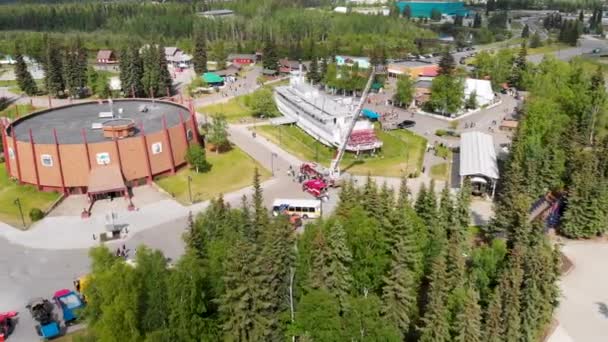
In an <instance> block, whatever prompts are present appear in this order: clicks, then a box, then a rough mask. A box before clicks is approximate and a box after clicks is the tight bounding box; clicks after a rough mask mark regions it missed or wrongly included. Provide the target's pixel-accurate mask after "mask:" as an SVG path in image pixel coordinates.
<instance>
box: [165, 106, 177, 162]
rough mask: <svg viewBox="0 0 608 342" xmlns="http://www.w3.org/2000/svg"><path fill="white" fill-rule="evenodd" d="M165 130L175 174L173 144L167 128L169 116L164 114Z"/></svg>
mask: <svg viewBox="0 0 608 342" xmlns="http://www.w3.org/2000/svg"><path fill="white" fill-rule="evenodd" d="M163 131H165V137H166V138H167V147H168V148H169V157H170V160H171V174H175V158H173V146H172V145H171V136H170V135H169V130H168V129H167V118H166V117H165V116H164V115H163Z"/></svg>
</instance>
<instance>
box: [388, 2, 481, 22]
mask: <svg viewBox="0 0 608 342" xmlns="http://www.w3.org/2000/svg"><path fill="white" fill-rule="evenodd" d="M397 6H398V7H399V10H400V11H401V13H403V11H404V10H405V7H406V6H410V11H411V17H412V18H430V17H431V11H433V9H437V10H439V11H440V12H441V14H442V15H449V16H457V15H461V16H463V17H465V16H466V15H467V14H468V13H469V11H468V10H467V9H466V8H465V7H464V2H462V1H453V2H450V1H399V2H397Z"/></svg>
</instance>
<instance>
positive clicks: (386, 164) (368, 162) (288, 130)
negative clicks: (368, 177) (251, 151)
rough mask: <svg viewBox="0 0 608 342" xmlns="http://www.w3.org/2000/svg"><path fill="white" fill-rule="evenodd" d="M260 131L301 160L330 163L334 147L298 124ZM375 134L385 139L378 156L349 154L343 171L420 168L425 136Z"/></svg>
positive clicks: (398, 172)
mask: <svg viewBox="0 0 608 342" xmlns="http://www.w3.org/2000/svg"><path fill="white" fill-rule="evenodd" d="M256 130H258V132H259V133H260V134H262V135H263V136H265V137H266V138H268V139H269V140H270V141H272V142H273V143H275V144H277V145H279V146H281V147H282V148H283V149H285V150H286V151H288V152H290V153H291V154H293V155H295V156H297V157H298V158H300V159H302V160H308V161H316V162H318V163H320V164H322V165H325V166H329V163H330V162H331V159H332V158H333V156H334V153H335V149H334V148H329V147H327V146H325V145H323V144H320V143H318V142H317V141H316V140H315V139H314V138H312V137H311V136H309V135H308V134H306V133H305V132H304V131H302V130H301V129H300V128H298V127H297V126H278V127H277V126H270V125H265V126H259V127H257V128H256ZM376 134H377V135H378V137H379V138H380V140H382V141H383V142H384V145H383V147H382V150H381V151H379V152H378V153H376V156H368V155H367V154H362V155H361V156H360V157H359V158H358V159H357V158H356V157H355V155H354V154H352V153H347V154H346V155H345V156H344V159H343V160H342V163H341V165H340V167H341V169H342V171H348V172H350V173H353V174H367V173H371V174H372V175H377V176H391V177H398V176H400V175H402V174H403V172H404V171H405V170H407V173H412V172H415V171H416V170H420V169H421V167H422V159H423V157H424V150H425V148H426V139H424V138H423V137H420V136H417V135H415V134H413V133H411V132H409V131H406V130H395V131H392V132H384V131H382V130H379V129H377V130H376Z"/></svg>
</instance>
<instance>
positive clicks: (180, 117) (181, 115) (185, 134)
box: [179, 112, 188, 148]
mask: <svg viewBox="0 0 608 342" xmlns="http://www.w3.org/2000/svg"><path fill="white" fill-rule="evenodd" d="M179 124H180V125H182V131H184V142H185V143H186V148H188V131H187V129H186V122H185V121H184V115H183V114H182V112H179Z"/></svg>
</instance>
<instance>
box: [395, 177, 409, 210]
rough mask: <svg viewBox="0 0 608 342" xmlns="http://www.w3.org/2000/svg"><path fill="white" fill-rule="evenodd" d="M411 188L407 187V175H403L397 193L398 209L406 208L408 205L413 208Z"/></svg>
mask: <svg viewBox="0 0 608 342" xmlns="http://www.w3.org/2000/svg"><path fill="white" fill-rule="evenodd" d="M410 194H411V192H410V189H409V188H408V187H407V177H405V175H401V181H400V183H399V193H398V194H397V207H396V208H397V210H401V211H402V210H404V209H405V208H406V207H410V208H411V205H412V204H411V203H410Z"/></svg>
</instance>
